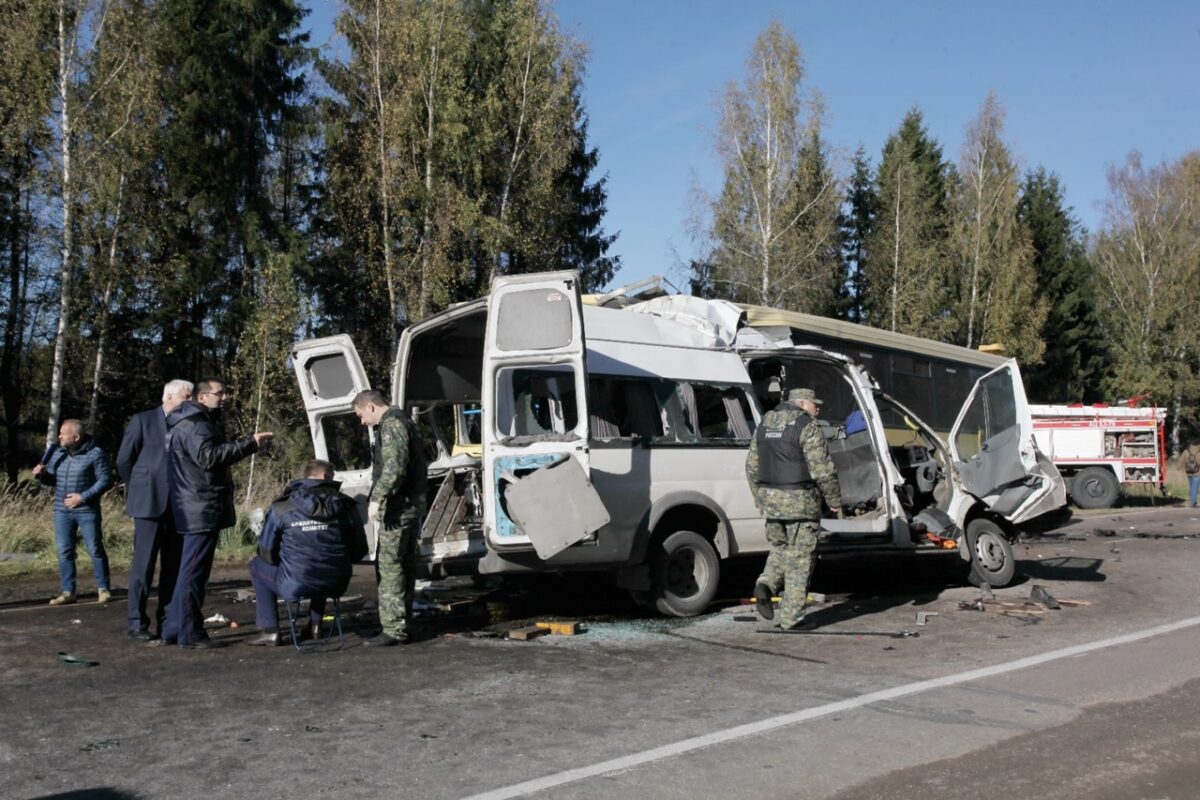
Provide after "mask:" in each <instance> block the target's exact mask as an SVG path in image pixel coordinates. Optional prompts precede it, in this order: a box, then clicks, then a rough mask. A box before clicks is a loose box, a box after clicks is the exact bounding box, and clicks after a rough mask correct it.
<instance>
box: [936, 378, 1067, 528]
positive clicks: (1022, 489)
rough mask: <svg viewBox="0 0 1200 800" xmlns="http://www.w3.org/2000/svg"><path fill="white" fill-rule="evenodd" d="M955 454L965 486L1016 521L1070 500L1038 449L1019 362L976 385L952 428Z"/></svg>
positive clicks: (1060, 477)
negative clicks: (1067, 499) (1018, 366)
mask: <svg viewBox="0 0 1200 800" xmlns="http://www.w3.org/2000/svg"><path fill="white" fill-rule="evenodd" d="M950 452H951V455H952V457H953V459H954V463H955V467H956V469H957V472H958V477H959V479H960V481H961V482H962V484H963V487H964V488H965V489H966V490H967V491H968V492H970V493H971V494H973V495H974V496H976V497H978V498H979V499H980V500H982V501H983V502H984V503H986V504H987V505H988V507H989V508H990V509H991V510H992V511H993V512H995V513H997V514H999V515H1001V516H1002V517H1004V518H1005V519H1007V520H1009V521H1010V522H1013V523H1020V522H1024V521H1025V520H1028V519H1032V518H1033V517H1036V516H1038V515H1039V514H1043V513H1045V512H1047V511H1052V510H1053V509H1055V508H1058V507H1059V506H1061V505H1062V504H1063V503H1065V502H1066V486H1065V484H1064V483H1063V480H1062V476H1060V475H1059V474H1058V470H1057V469H1055V467H1054V465H1053V464H1052V463H1050V460H1049V459H1047V458H1046V457H1045V456H1043V455H1042V454H1041V453H1039V452H1038V449H1037V445H1036V444H1035V443H1034V439H1033V419H1032V417H1031V416H1030V413H1029V403H1028V401H1027V400H1026V398H1025V386H1024V384H1023V383H1022V381H1021V373H1020V370H1019V369H1018V368H1017V362H1016V361H1012V360H1010V361H1009V362H1008V363H1007V364H1005V365H1004V366H1002V367H999V368H997V369H994V370H992V371H991V372H989V373H988V374H986V375H984V376H983V377H982V378H980V379H979V380H978V381H976V383H975V387H974V388H973V389H972V390H971V394H970V395H969V396H968V397H967V402H966V404H964V406H963V408H962V410H961V411H960V412H959V415H958V419H957V420H956V421H955V423H954V427H953V428H952V429H951V431H950Z"/></svg>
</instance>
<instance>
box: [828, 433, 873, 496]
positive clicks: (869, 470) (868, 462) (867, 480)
mask: <svg viewBox="0 0 1200 800" xmlns="http://www.w3.org/2000/svg"><path fill="white" fill-rule="evenodd" d="M826 444H828V446H829V455H830V457H831V458H832V459H833V465H834V466H835V467H836V468H837V476H838V485H839V486H841V489H842V505H843V506H845V507H847V508H856V507H868V508H873V507H874V506H875V504H876V502H877V501H878V500H879V496H880V493H881V492H882V490H883V482H882V479H881V478H880V476H879V464H878V463H877V461H876V458H875V449H874V448H873V447H872V446H871V436H870V434H869V433H868V432H867V431H865V430H864V431H859V432H858V433H853V434H851V435H849V436H847V437H845V438H844V439H843V438H834V439H829V440H827V442H826Z"/></svg>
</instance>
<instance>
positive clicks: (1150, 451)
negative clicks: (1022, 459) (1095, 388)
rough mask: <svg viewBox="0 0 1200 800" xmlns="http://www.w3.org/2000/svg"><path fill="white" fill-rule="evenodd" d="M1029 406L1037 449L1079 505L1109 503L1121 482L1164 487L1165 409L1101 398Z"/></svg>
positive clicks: (1085, 506)
mask: <svg viewBox="0 0 1200 800" xmlns="http://www.w3.org/2000/svg"><path fill="white" fill-rule="evenodd" d="M1132 404H1133V401H1131V405H1132ZM1029 410H1030V412H1032V416H1033V433H1034V438H1035V439H1036V440H1037V446H1038V449H1039V450H1041V451H1042V452H1043V453H1045V454H1046V456H1047V457H1049V459H1050V460H1051V461H1053V462H1054V466H1056V467H1058V471H1059V472H1060V473H1061V474H1062V476H1063V479H1064V480H1066V482H1067V492H1068V493H1069V494H1070V495H1071V499H1072V500H1074V502H1075V505H1077V506H1079V507H1080V508H1109V507H1110V506H1112V505H1113V504H1114V503H1116V501H1117V497H1118V496H1119V495H1120V491H1121V484H1122V483H1143V484H1144V483H1153V484H1158V487H1159V490H1160V491H1166V477H1167V460H1166V458H1167V456H1166V439H1165V436H1164V425H1163V423H1164V421H1165V420H1166V416H1167V412H1166V410H1165V409H1162V408H1156V407H1153V406H1151V407H1145V408H1138V407H1136V406H1134V407H1125V406H1107V405H1103V404H1097V405H1091V406H1085V405H1045V406H1040V405H1031V406H1030V407H1029Z"/></svg>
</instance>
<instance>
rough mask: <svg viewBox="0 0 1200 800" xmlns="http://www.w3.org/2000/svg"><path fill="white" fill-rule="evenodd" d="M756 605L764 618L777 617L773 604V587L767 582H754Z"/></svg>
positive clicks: (759, 613)
mask: <svg viewBox="0 0 1200 800" xmlns="http://www.w3.org/2000/svg"><path fill="white" fill-rule="evenodd" d="M754 607H755V608H756V609H757V610H758V615H759V616H760V617H762V618H763V619H775V606H774V605H772V604H771V587H770V586H767V585H766V584H765V583H756V584H754Z"/></svg>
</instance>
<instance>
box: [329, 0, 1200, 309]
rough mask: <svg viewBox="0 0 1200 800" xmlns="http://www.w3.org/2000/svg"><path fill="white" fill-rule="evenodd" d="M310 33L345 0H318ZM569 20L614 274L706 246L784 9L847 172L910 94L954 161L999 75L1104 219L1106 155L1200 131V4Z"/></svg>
mask: <svg viewBox="0 0 1200 800" xmlns="http://www.w3.org/2000/svg"><path fill="white" fill-rule="evenodd" d="M312 6H313V9H314V13H313V14H312V15H311V16H310V17H309V23H310V25H311V27H312V30H313V43H314V44H321V43H323V42H326V41H328V40H329V38H330V19H331V18H332V15H333V12H334V11H335V9H336V3H334V2H333V0H313V2H312ZM552 8H553V10H554V12H555V13H556V14H557V16H558V17H559V19H560V21H561V23H562V26H563V28H564V29H565V30H566V31H567V32H569V33H571V34H573V35H574V36H575V37H577V38H578V39H581V40H582V41H584V42H585V43H586V44H587V45H588V47H589V50H590V57H589V60H588V64H587V74H586V77H585V82H584V101H585V104H586V107H587V111H588V114H589V116H590V119H591V123H590V128H589V138H590V141H591V143H592V145H593V146H595V147H597V148H598V149H599V151H600V166H599V173H600V174H607V175H608V214H607V217H606V220H605V228H606V229H607V230H608V231H609V232H610V233H611V232H619V234H620V238H619V239H618V240H617V242H616V243H615V245H614V247H613V250H614V252H615V253H616V254H618V255H620V256H621V258H622V260H623V262H624V266H623V268H622V270H621V271H620V272H619V273H618V275H617V278H616V279H615V281H614V283H615V284H618V285H619V284H621V283H627V282H630V281H633V280H637V279H639V278H643V277H646V276H648V275H652V274H667V275H668V277H670V278H671V279H672V280H673V282H675V283H676V285H678V286H679V287H680V288H681V289H685V288H686V287H685V286H683V285H682V284H680V282H679V279H681V278H682V272H681V269H680V268H681V263H680V262H683V263H686V261H687V259H688V258H690V257H692V256H693V255H696V252H695V246H694V243H693V241H692V238H691V235H690V233H689V227H688V224H687V220H688V218H689V215H691V214H692V210H693V207H694V206H693V204H692V202H691V197H692V190H693V188H695V187H702V188H705V189H708V190H711V191H716V190H717V189H719V182H720V166H719V162H718V161H717V159H716V157H715V155H714V154H713V150H712V135H713V131H714V130H715V127H716V120H717V113H716V107H715V99H716V97H717V95H718V93H719V92H720V91H721V90H722V89H723V87H724V86H725V85H726V84H728V83H729V82H730V81H731V80H738V81H740V80H741V78H742V76H743V74H744V71H745V70H744V65H745V60H746V57H747V55H748V54H749V51H750V47H751V45H752V44H753V42H754V39H755V37H756V36H757V35H758V34H759V33H760V32H761V31H762V30H763V28H765V27H766V26H767V25H768V24H769V23H770V22H771V21H772V20H776V19H777V20H779V21H780V22H782V23H783V24H784V25H785V26H786V27H787V28H788V29H789V30H790V31H791V33H792V35H793V36H794V37H795V38H796V40H797V41H798V42H799V43H800V48H801V51H802V52H803V54H804V58H805V66H806V69H807V75H806V85H807V86H809V87H813V88H816V89H819V90H820V91H821V92H822V94H823V95H824V96H825V100H826V103H827V107H828V111H829V114H828V119H827V127H826V138H827V140H828V141H829V143H830V145H831V146H832V147H833V149H834V154H835V158H837V159H838V163H839V166H840V169H841V173H842V174H845V173H846V171H847V167H848V163H849V160H850V157H851V156H852V155H853V152H854V150H855V149H856V148H857V147H858V146H859V144H862V145H863V146H865V147H866V150H867V153H868V155H869V156H870V157H871V158H872V160H873V161H877V160H878V158H879V152H880V149H881V148H882V146H883V142H884V140H885V139H886V138H887V136H888V134H889V133H890V132H891V131H893V130H894V129H895V128H896V127H897V126H898V125H899V123H900V120H901V118H902V117H903V116H904V113H905V112H906V111H907V110H908V109H909V108H912V107H913V106H917V107H919V108H920V109H921V111H922V113H923V114H924V116H925V121H926V125H927V127H928V129H929V132H930V133H931V134H932V135H933V136H934V137H935V138H936V139H937V140H938V141H939V142H941V144H942V146H943V150H944V153H945V155H946V156H947V158H948V159H949V160H951V161H954V162H956V163H957V161H958V159H959V151H960V147H961V143H962V135H963V131H964V130H965V128H966V126H967V123H968V122H969V121H970V120H971V119H972V118H973V117H974V116H975V115H976V114H977V113H978V111H979V107H980V105H981V104H982V103H983V100H984V97H985V96H986V95H987V92H988V91H989V90H991V89H994V90H996V92H997V93H998V96H999V98H1000V100H1001V102H1002V103H1003V104H1004V105H1005V107H1006V108H1007V111H1008V118H1007V127H1006V139H1007V141H1008V143H1009V146H1010V147H1011V149H1012V150H1013V152H1014V155H1015V156H1016V157H1017V159H1018V161H1019V163H1021V164H1022V165H1023V166H1024V167H1025V168H1032V167H1036V166H1038V165H1039V164H1040V165H1044V166H1046V167H1047V168H1048V169H1050V170H1053V171H1054V172H1057V173H1058V174H1059V175H1060V176H1061V178H1062V180H1063V183H1064V185H1065V188H1066V194H1067V201H1068V203H1069V204H1070V205H1072V206H1073V207H1074V209H1075V213H1076V215H1077V216H1078V217H1079V218H1080V219H1081V220H1082V221H1083V222H1084V224H1085V225H1086V226H1087V227H1088V228H1090V229H1092V230H1095V229H1096V228H1098V227H1099V225H1100V224H1101V222H1102V219H1103V203H1104V200H1105V198H1106V196H1107V184H1106V179H1105V171H1106V169H1107V168H1108V167H1110V166H1112V165H1115V164H1119V163H1121V162H1122V161H1124V159H1125V157H1126V155H1127V154H1128V153H1129V152H1130V151H1131V150H1134V149H1136V150H1139V151H1141V152H1142V154H1143V156H1144V157H1145V158H1146V160H1147V161H1148V162H1150V163H1156V162H1158V161H1161V160H1164V159H1174V158H1178V157H1179V156H1181V155H1183V154H1184V153H1185V152H1187V151H1188V150H1190V149H1195V148H1198V147H1200V102H1198V101H1197V97H1198V95H1200V86H1198V83H1200V3H1195V2H1192V3H1186V2H1141V3H1138V2H1104V1H1103V0H1101V1H1097V0H1092V2H1078V1H1076V0H1071V1H1070V2H1053V1H1052V2H1045V1H1044V0H1043V2H1036V3H1035V2H1025V1H1024V0H1007V2H1002V3H983V2H975V3H967V2H917V1H915V0H914V1H910V2H869V3H867V2H853V3H852V2H842V3H835V2H815V0H807V1H803V2H802V1H800V0H793V1H792V2H774V1H768V0H761V1H760V2H751V1H750V0H742V2H736V3H735V2H718V1H717V0H690V1H689V0H641V2H636V1H635V0H609V1H608V2H602V1H601V0H560V1H559V2H557V3H555V4H553V6H552Z"/></svg>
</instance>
